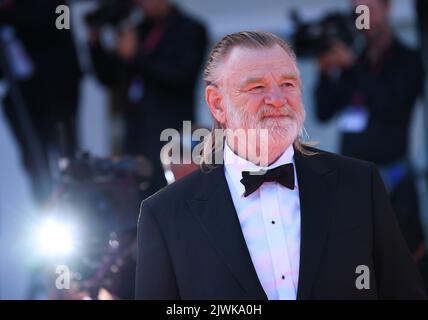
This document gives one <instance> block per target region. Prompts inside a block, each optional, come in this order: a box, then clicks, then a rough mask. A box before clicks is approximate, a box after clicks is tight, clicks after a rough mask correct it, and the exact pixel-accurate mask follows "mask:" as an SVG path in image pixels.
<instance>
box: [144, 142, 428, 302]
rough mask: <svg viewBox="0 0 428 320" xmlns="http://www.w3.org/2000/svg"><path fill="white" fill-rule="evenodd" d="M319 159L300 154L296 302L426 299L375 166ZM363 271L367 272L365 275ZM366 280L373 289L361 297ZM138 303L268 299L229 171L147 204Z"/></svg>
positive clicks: (199, 178)
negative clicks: (243, 228) (231, 189)
mask: <svg viewBox="0 0 428 320" xmlns="http://www.w3.org/2000/svg"><path fill="white" fill-rule="evenodd" d="M318 152H319V153H318V154H317V155H314V156H305V155H303V154H301V153H299V152H297V151H296V152H295V165H296V171H297V177H298V183H299V193H300V206H301V249H300V251H301V252H300V271H299V283H298V293H297V298H298V299H379V298H382V299H415V298H416V299H419V298H424V297H425V293H424V288H423V285H422V280H421V278H420V275H419V273H418V270H417V268H416V266H415V264H414V263H413V261H412V258H411V256H410V254H409V251H408V249H407V246H406V244H405V242H404V240H403V238H402V236H401V233H400V231H399V227H398V225H397V223H396V219H395V217H394V212H393V210H392V208H391V206H390V203H389V200H388V198H387V194H386V191H385V188H384V185H383V182H382V180H381V178H380V176H379V173H378V170H377V169H376V167H375V165H373V164H371V163H369V162H364V161H359V160H355V159H351V158H346V157H342V156H338V155H334V154H331V153H327V152H323V151H319V150H318ZM361 265H363V266H367V268H368V269H367V268H365V267H363V269H364V270H365V271H364V272H363V273H361V274H360V272H361V271H360V270H358V272H359V273H357V268H358V266H361ZM367 270H368V271H369V273H367ZM363 274H364V275H365V277H366V276H367V275H368V274H369V278H368V279H369V281H363V283H364V284H365V288H363V289H358V288H357V287H358V286H357V285H356V283H357V282H358V283H360V281H361V280H362V278H358V277H359V276H361V275H363ZM366 280H367V278H366ZM136 298H137V299H197V300H199V299H226V300H228V299H244V300H246V299H267V296H266V294H265V292H264V291H263V288H262V286H261V284H260V282H259V280H258V277H257V273H256V271H255V269H254V266H253V264H252V261H251V257H250V254H249V251H248V248H247V246H246V243H245V239H244V237H243V234H242V231H241V227H240V223H239V219H238V216H237V214H236V211H235V208H234V205H233V202H232V198H231V195H230V192H229V188H228V185H227V182H226V178H225V175H224V167H223V166H219V167H217V168H216V169H214V170H212V171H210V172H209V173H204V172H202V171H197V172H195V173H193V174H191V175H189V176H187V177H186V178H184V179H182V180H180V181H178V182H176V183H174V184H172V185H170V186H168V187H166V188H164V189H163V190H161V191H159V192H158V193H157V194H155V195H153V196H152V197H150V198H148V199H147V200H145V201H143V203H142V205H141V213H140V218H139V226H138V257H137V279H136Z"/></svg>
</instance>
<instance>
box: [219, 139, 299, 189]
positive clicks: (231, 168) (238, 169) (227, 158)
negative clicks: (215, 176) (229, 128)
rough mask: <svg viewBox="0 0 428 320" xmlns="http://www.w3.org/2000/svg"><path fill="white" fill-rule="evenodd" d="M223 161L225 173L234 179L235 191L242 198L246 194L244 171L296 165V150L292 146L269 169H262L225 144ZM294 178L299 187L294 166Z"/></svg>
mask: <svg viewBox="0 0 428 320" xmlns="http://www.w3.org/2000/svg"><path fill="white" fill-rule="evenodd" d="M223 159H224V167H225V171H226V173H227V174H228V175H229V176H230V178H231V179H232V181H233V185H234V187H235V189H236V190H237V191H238V194H239V195H240V196H241V195H243V194H244V193H245V187H244V185H243V184H242V183H241V179H242V171H260V170H269V169H273V168H276V167H279V166H282V165H284V164H287V163H293V165H294V148H293V145H290V146H289V147H288V148H287V149H286V150H285V151H284V153H283V154H282V155H281V156H280V157H279V158H278V160H276V161H275V162H274V163H272V164H271V165H269V166H268V167H261V166H258V165H256V164H254V163H252V162H250V161H248V160H246V159H244V158H242V157H240V156H238V155H237V154H235V153H234V152H233V151H232V149H230V147H229V145H228V144H227V142H225V147H224V156H223ZM294 177H295V178H294V184H295V185H296V186H297V178H296V168H295V166H294Z"/></svg>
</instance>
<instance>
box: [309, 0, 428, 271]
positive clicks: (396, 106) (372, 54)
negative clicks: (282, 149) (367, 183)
mask: <svg viewBox="0 0 428 320" xmlns="http://www.w3.org/2000/svg"><path fill="white" fill-rule="evenodd" d="M358 5H366V6H368V8H369V9H370V27H369V29H368V30H362V35H363V38H362V39H360V40H362V41H363V45H362V46H360V47H359V48H360V49H361V50H358V46H356V45H354V46H353V47H352V46H351V45H353V44H355V43H356V41H355V42H354V43H351V42H348V43H347V41H346V39H341V38H340V37H337V38H332V39H331V41H330V43H328V45H327V46H326V47H325V48H324V50H322V51H320V52H318V66H319V70H320V76H319V80H318V84H317V86H316V90H315V99H316V114H317V116H318V118H319V119H320V120H321V121H326V120H330V119H331V118H332V117H333V116H336V117H337V124H338V126H339V130H340V131H341V148H340V151H341V153H342V154H344V155H347V156H351V157H355V158H359V159H363V160H367V161H372V162H375V163H376V164H377V165H378V166H379V167H380V168H381V172H382V177H383V179H384V182H385V184H386V186H387V189H388V191H389V193H390V197H391V201H392V204H393V207H394V209H395V212H396V214H397V218H398V221H399V224H400V226H401V229H402V231H403V234H404V237H405V239H406V240H407V243H408V245H409V248H410V250H411V252H412V253H413V255H414V258H415V260H416V261H418V262H420V263H424V262H423V260H425V259H426V254H425V246H424V235H423V228H422V224H421V220H420V206H419V201H418V194H417V190H416V185H415V179H414V173H413V170H412V167H411V165H410V161H409V157H408V155H409V153H408V151H409V126H410V120H411V115H412V112H413V108H414V105H415V102H416V101H417V98H418V97H420V96H421V94H422V92H423V88H424V80H425V74H424V66H423V63H422V59H421V55H420V52H418V51H415V50H413V49H410V48H409V47H407V46H406V45H404V44H403V43H402V41H401V40H399V39H398V37H396V35H395V34H394V31H393V30H392V28H391V26H390V21H389V14H390V10H391V2H390V1H389V0H354V1H352V6H353V8H355V7H357V6H358ZM354 11H355V10H354ZM426 276H427V275H426V274H425V277H426Z"/></svg>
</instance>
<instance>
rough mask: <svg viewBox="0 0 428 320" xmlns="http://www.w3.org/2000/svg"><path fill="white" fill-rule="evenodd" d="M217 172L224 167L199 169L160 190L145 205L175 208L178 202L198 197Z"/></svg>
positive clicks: (146, 200) (145, 201) (144, 202)
mask: <svg viewBox="0 0 428 320" xmlns="http://www.w3.org/2000/svg"><path fill="white" fill-rule="evenodd" d="M217 170H222V167H221V166H220V167H217V168H214V169H212V170H210V171H208V170H203V169H200V168H199V169H198V170H196V171H194V172H192V173H190V174H189V175H187V176H185V177H183V178H182V179H180V180H178V181H175V182H173V183H172V184H170V185H168V186H166V187H164V188H162V189H160V190H159V191H158V192H156V193H155V194H153V195H152V196H150V197H148V198H147V199H145V200H144V201H143V204H146V205H147V206H149V207H159V206H161V207H165V206H175V205H176V204H177V202H180V201H186V199H189V198H192V197H196V196H197V195H198V194H200V193H201V191H202V190H203V189H204V188H205V187H206V186H207V184H210V183H211V182H212V179H210V178H212V177H213V176H214V175H215V173H216V172H217Z"/></svg>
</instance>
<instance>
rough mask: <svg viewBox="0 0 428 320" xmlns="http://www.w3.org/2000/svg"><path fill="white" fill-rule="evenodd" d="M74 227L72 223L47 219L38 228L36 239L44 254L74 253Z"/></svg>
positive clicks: (60, 254)
mask: <svg viewBox="0 0 428 320" xmlns="http://www.w3.org/2000/svg"><path fill="white" fill-rule="evenodd" d="M73 235H74V234H73V228H72V227H71V226H70V225H67V224H65V223H62V222H60V221H56V220H54V219H47V220H46V221H45V222H44V223H43V224H42V225H41V226H40V227H39V229H38V231H37V234H36V240H37V241H38V248H39V250H40V251H41V253H42V254H43V255H48V256H64V255H70V254H71V253H73V249H74V246H75V243H74V237H73Z"/></svg>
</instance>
